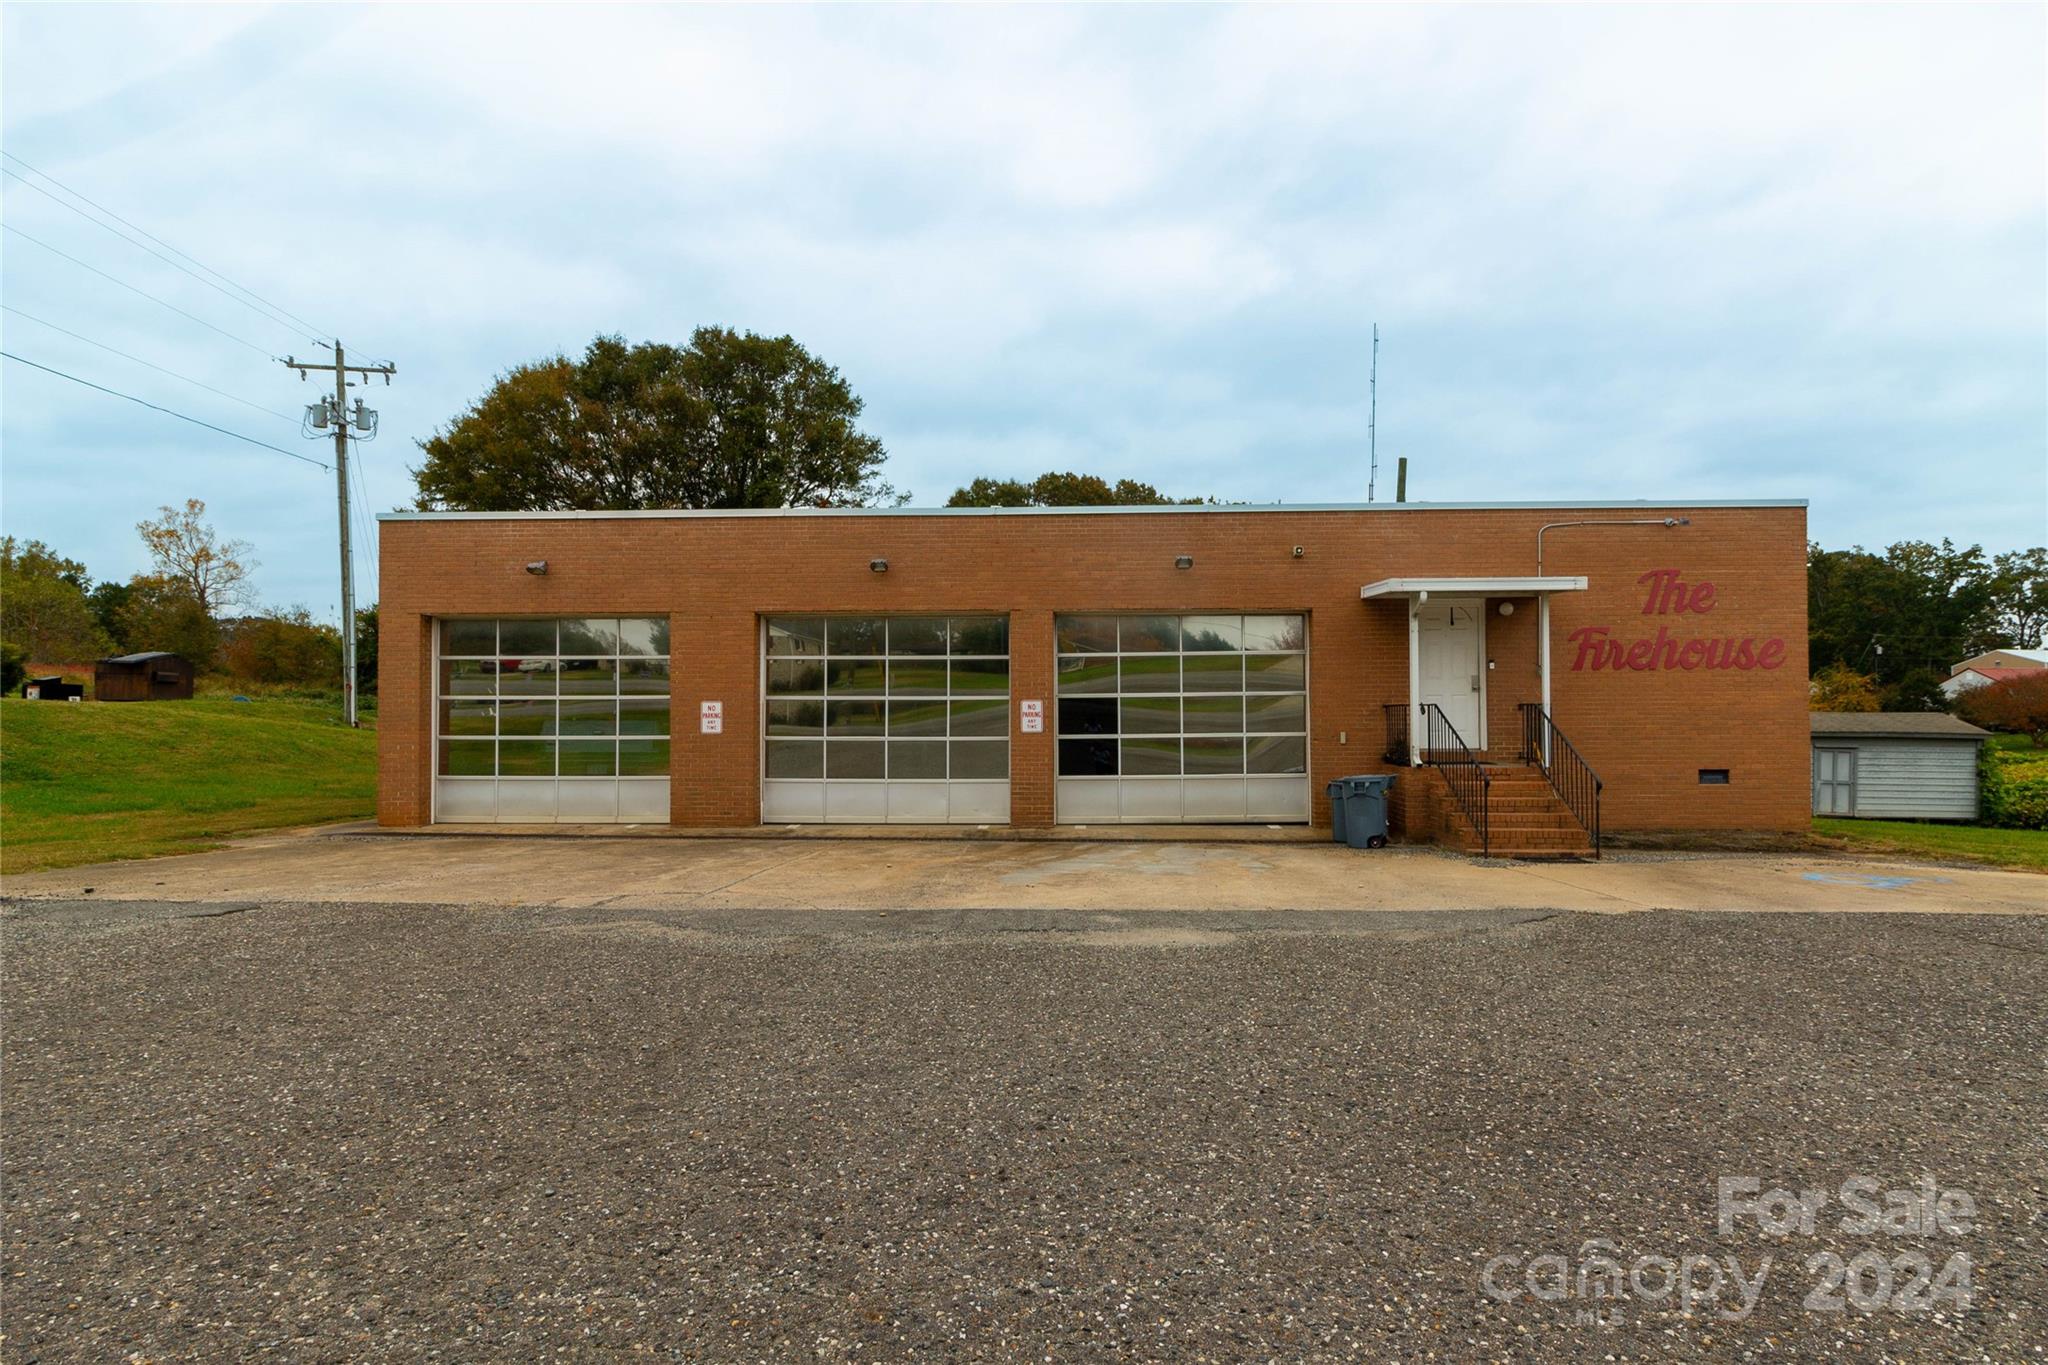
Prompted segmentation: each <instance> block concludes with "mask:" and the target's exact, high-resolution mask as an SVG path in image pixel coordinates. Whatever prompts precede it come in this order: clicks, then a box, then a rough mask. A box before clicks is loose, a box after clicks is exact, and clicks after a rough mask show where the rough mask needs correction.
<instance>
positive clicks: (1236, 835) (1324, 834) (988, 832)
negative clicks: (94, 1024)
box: [322, 820, 1331, 844]
mask: <svg viewBox="0 0 2048 1365" xmlns="http://www.w3.org/2000/svg"><path fill="white" fill-rule="evenodd" d="M322 833H325V834H328V835H348V836H352V837H365V836H368V837H375V838H381V839H513V838H517V839H534V838H542V839H793V840H861V839H869V840H890V841H899V842H900V841H906V840H908V841H942V840H944V841H958V842H968V841H976V840H980V841H985V842H997V843H1075V844H1103V843H1115V844H1314V843H1324V844H1327V843H1330V842H1331V839H1330V831H1329V830H1327V829H1317V828H1315V827H1313V826H1310V825H1056V826H1054V827H1053V828H1051V829H1026V828H1022V827H1019V826H1015V825H736V826H732V827H729V828H699V827H695V826H692V827H683V826H678V825H415V826H408V827H398V828H387V827H385V826H381V825H377V824H373V823H371V822H370V821H367V820H364V821H357V822H354V823H351V824H345V825H331V826H328V827H327V828H325V829H324V830H323V831H322Z"/></svg>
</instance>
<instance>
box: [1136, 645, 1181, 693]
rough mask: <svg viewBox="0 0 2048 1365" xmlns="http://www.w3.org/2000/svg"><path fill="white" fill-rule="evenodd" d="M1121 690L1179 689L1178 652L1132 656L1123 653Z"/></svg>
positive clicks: (1154, 690)
mask: <svg viewBox="0 0 2048 1365" xmlns="http://www.w3.org/2000/svg"><path fill="white" fill-rule="evenodd" d="M1123 690H1124V691H1126V692H1178V691H1180V656H1179V655H1178V654H1147V655H1142V656H1139V657H1135V658H1134V657H1132V656H1131V655H1128V654H1127V655H1125V656H1124V659H1123Z"/></svg>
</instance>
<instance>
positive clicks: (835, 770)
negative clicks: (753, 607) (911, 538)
mask: <svg viewBox="0 0 2048 1365" xmlns="http://www.w3.org/2000/svg"><path fill="white" fill-rule="evenodd" d="M762 685H763V689H764V693H765V695H764V697H763V699H762V706H763V710H764V720H765V728H766V731H767V733H766V736H765V738H764V740H763V754H762V766H761V774H762V776H761V821H762V823H763V824H806V823H819V822H844V823H849V824H887V823H900V824H998V825H999V824H1007V823H1009V819H1010V623H1009V620H1008V619H1007V618H1005V617H1001V616H950V617H948V616H889V617H881V616H777V617H771V618H769V620H768V624H767V658H766V660H765V662H764V666H763V677H762Z"/></svg>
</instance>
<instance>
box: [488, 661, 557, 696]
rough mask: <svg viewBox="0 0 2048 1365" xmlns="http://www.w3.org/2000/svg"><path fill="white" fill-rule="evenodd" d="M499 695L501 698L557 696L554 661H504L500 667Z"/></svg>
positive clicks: (500, 663)
mask: <svg viewBox="0 0 2048 1365" xmlns="http://www.w3.org/2000/svg"><path fill="white" fill-rule="evenodd" d="M498 695H499V696H501V697H552V696H554V695H555V661H554V660H553V659H504V660H501V661H500V662H499V665H498Z"/></svg>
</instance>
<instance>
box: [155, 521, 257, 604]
mask: <svg viewBox="0 0 2048 1365" xmlns="http://www.w3.org/2000/svg"><path fill="white" fill-rule="evenodd" d="M157 510H158V511H159V513H161V515H159V516H158V517H157V519H156V520H154V521H141V522H137V523H136V524H135V529H136V531H137V532H139V533H140V534H141V536H142V545H143V548H144V549H146V550H148V551H149V557H150V560H151V562H152V563H153V564H154V565H155V566H156V575H155V576H156V577H158V578H163V579H168V580H170V581H171V582H174V583H178V584H181V585H183V587H184V589H185V592H186V593H187V595H189V596H190V597H191V599H192V600H193V601H194V602H196V603H197V604H198V606H199V610H200V611H201V612H202V613H204V614H205V615H206V616H207V617H208V618H210V619H212V620H215V621H218V620H219V619H220V618H221V617H222V616H223V615H225V614H226V613H227V611H228V609H229V608H231V607H236V606H241V605H242V604H244V603H245V602H247V601H248V599H249V571H250V570H251V569H253V568H255V567H256V562H255V561H254V560H252V559H250V558H249V549H250V546H249V543H248V542H247V541H242V540H226V541H224V540H222V539H220V537H219V536H217V535H215V534H214V530H213V528H212V527H211V526H208V525H207V524H206V521H205V517H206V504H205V503H203V502H201V501H200V500H199V499H197V498H187V499H186V500H185V506H184V508H183V510H179V509H178V508H174V507H162V508H158V509H157Z"/></svg>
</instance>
